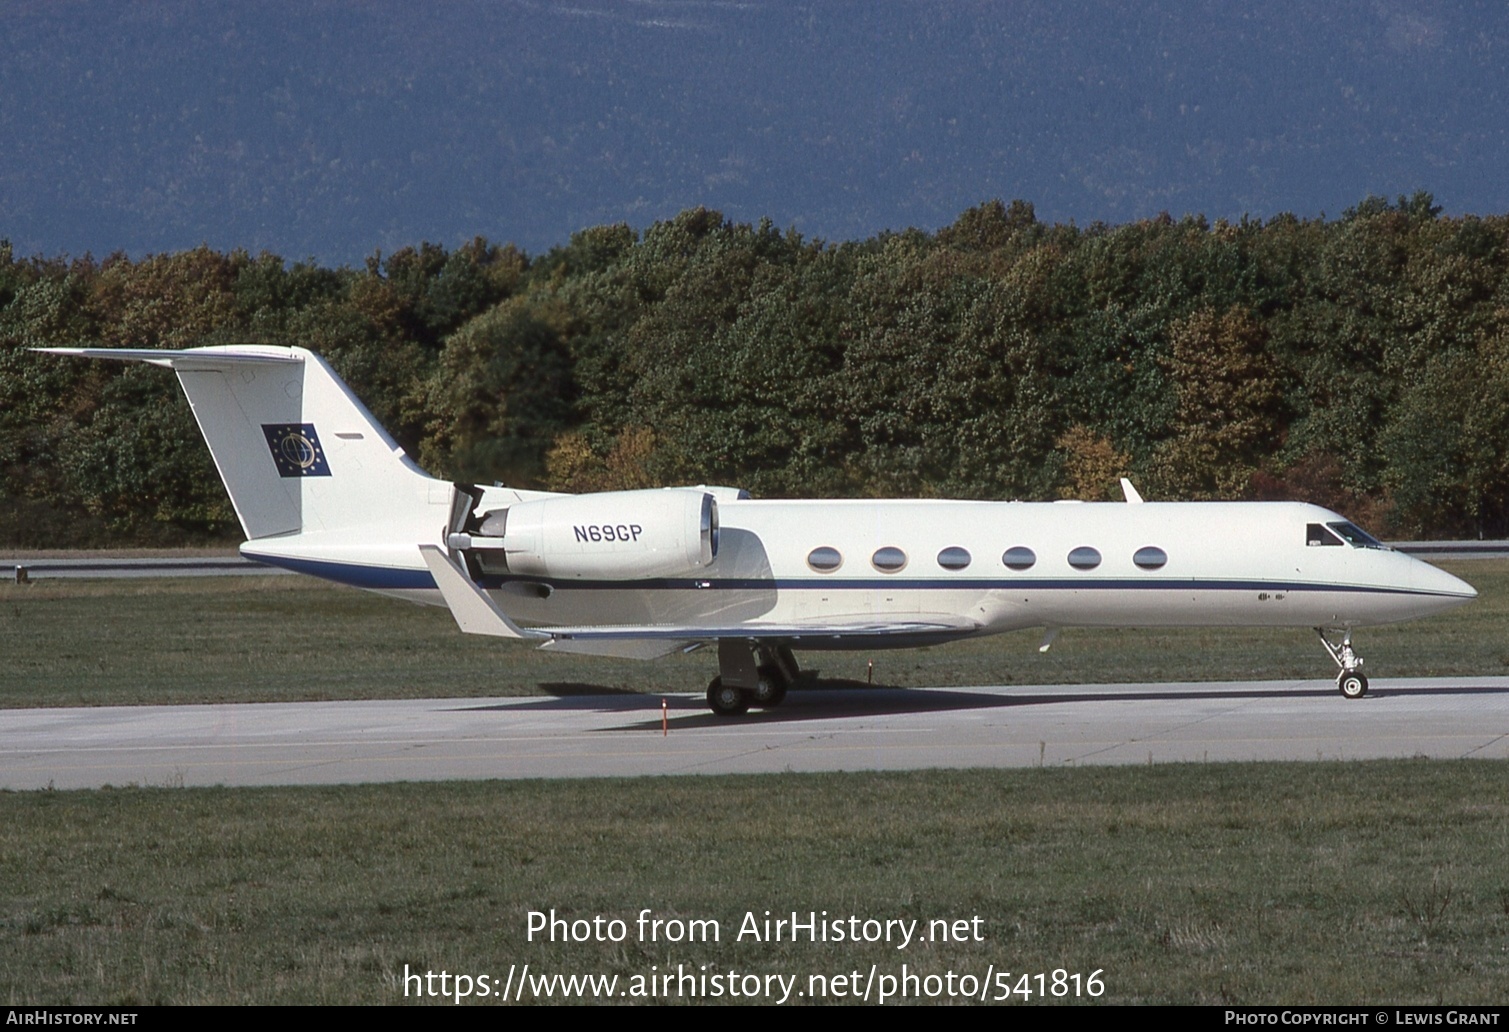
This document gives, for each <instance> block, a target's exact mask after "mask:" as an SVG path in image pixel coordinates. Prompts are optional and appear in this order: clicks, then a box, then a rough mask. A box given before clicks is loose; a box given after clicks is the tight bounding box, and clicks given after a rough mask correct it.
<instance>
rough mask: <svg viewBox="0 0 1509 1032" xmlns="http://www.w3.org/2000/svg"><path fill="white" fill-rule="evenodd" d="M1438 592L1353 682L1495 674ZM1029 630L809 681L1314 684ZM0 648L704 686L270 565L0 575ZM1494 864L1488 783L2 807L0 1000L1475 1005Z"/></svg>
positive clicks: (1492, 933)
mask: <svg viewBox="0 0 1509 1032" xmlns="http://www.w3.org/2000/svg"><path fill="white" fill-rule="evenodd" d="M1451 568H1452V569H1453V572H1457V573H1459V574H1460V575H1462V576H1464V577H1466V578H1467V579H1468V580H1469V581H1471V582H1472V583H1474V584H1475V585H1476V586H1477V587H1478V588H1479V590H1480V591H1481V592H1482V597H1481V598H1480V599H1479V600H1478V601H1477V602H1475V603H1473V604H1472V605H1470V606H1468V607H1465V608H1463V609H1460V610H1457V611H1456V612H1454V613H1451V614H1448V615H1447V616H1445V617H1442V618H1439V619H1435V620H1430V621H1421V622H1419V623H1416V624H1407V625H1402V626H1400V627H1396V628H1379V629H1376V630H1370V631H1367V632H1365V633H1363V634H1362V635H1360V636H1359V645H1360V647H1361V649H1362V651H1363V653H1364V654H1365V655H1366V656H1367V657H1368V659H1369V670H1370V672H1371V673H1373V674H1375V675H1376V676H1389V675H1405V674H1500V673H1504V672H1506V670H1509V635H1506V634H1505V633H1504V631H1503V628H1504V627H1505V617H1506V616H1509V612H1506V610H1509V563H1505V562H1474V563H1463V564H1459V565H1456V566H1453V567H1451ZM1036 644H1037V639H1036V637H1035V636H1031V635H1026V634H1023V635H1007V636H1004V637H1001V638H997V639H986V640H982V641H978V642H968V643H959V644H955V645H951V646H946V647H941V648H934V649H923V650H916V651H912V652H896V653H879V654H876V655H875V656H873V657H869V656H864V655H856V656H829V657H823V661H822V665H823V667H824V671H825V673H829V674H832V675H835V676H848V677H860V678H862V677H863V676H864V663H865V662H866V660H867V659H870V658H873V659H875V661H876V672H877V681H881V682H884V683H889V684H902V685H906V684H932V685H945V684H970V683H1011V682H1016V683H1054V682H1069V681H1073V682H1078V681H1091V682H1093V681H1118V680H1120V681H1128V680H1135V681H1143V680H1164V679H1166V680H1193V679H1204V678H1223V677H1224V678H1233V677H1286V676H1292V677H1315V678H1323V677H1327V676H1329V671H1327V669H1326V665H1327V664H1328V663H1329V661H1328V660H1327V659H1326V658H1325V656H1324V655H1323V654H1321V652H1320V650H1319V647H1318V646H1317V645H1315V644H1314V643H1313V642H1312V640H1311V639H1310V637H1309V635H1307V634H1305V633H1303V632H1298V631H1294V632H1287V631H1285V632H1248V631H1229V632H1216V631H1190V632H1179V633H1171V632H1090V631H1081V632H1065V633H1064V634H1063V635H1062V636H1061V637H1060V638H1059V640H1058V642H1057V643H1056V644H1055V645H1054V648H1053V650H1052V651H1051V652H1050V653H1048V654H1047V655H1039V654H1038V653H1037V652H1036V648H1035V646H1036ZM0 657H3V659H4V663H3V669H0V705H3V706H28V705H81V704H82V705H98V704H106V703H144V702H188V701H209V700H233V699H234V700H262V699H329V698H357V697H363V698H373V697H385V696H386V697H394V696H417V695H428V694H444V695H467V694H470V695H492V694H521V693H535V692H547V693H548V692H571V691H582V690H586V689H587V688H588V687H596V688H601V689H607V690H645V691H656V690H666V689H672V690H687V691H694V690H698V689H699V688H700V687H701V686H702V685H703V684H704V683H705V680H706V678H707V677H708V676H710V675H711V673H712V670H713V666H714V661H713V658H712V657H711V656H710V655H706V654H697V655H693V656H689V657H681V658H676V659H672V660H669V661H659V662H656V663H648V664H644V663H631V662H617V661H608V660H587V659H576V658H572V657H560V656H550V655H544V654H540V653H537V652H535V651H533V650H531V649H521V648H511V647H508V646H506V645H500V644H498V643H494V642H490V641H483V640H479V639H475V638H467V637H464V636H462V635H460V634H459V633H458V632H456V630H455V628H454V625H453V624H452V623H451V621H450V618H449V616H447V615H446V614H445V613H444V612H441V611H436V610H425V609H420V608H417V607H412V606H409V605H406V604H404V603H400V602H393V601H390V600H386V599H383V598H379V597H376V596H370V595H365V594H362V593H359V592H354V591H347V590H341V589H335V588H327V587H324V586H322V585H319V584H317V583H315V582H311V581H304V580H300V579H296V578H268V579H266V580H259V579H251V580H247V579H243V578H224V579H205V580H179V581H136V582H133V581H99V582H77V581H73V582H65V581H52V582H45V581H44V582H39V583H34V584H32V585H29V586H15V585H8V586H5V587H4V588H3V589H0ZM1343 704H1344V703H1341V701H1340V700H1338V705H1343ZM1506 855H1509V767H1506V766H1505V765H1504V764H1502V763H1496V762H1429V761H1395V762H1377V763H1350V764H1319V763H1316V764H1309V763H1307V764H1240V765H1219V764H1198V765H1184V764H1178V765H1167V766H1158V767H1145V768H1098V769H1097V768H1085V769H1077V770H1066V769H1046V770H1043V769H1039V770H1005V771H933V772H920V773H895V774H891V773H872V774H862V773H861V774H828V775H782V776H771V777H718V778H701V777H685V778H667V779H635V780H597V781H574V782H573V781H559V782H479V783H449V784H422V785H405V784H400V785H375V786H346V787H337V788H286V789H238V790H230V789H183V788H132V789H116V790H107V791H95V792H28V793H11V792H0V886H3V887H0V997H3V998H4V1000H5V1002H6V1003H8V1004H59V1003H76V1004H82V1003H124V1004H132V1003H157V1002H165V1003H196V1002H207V1003H208V1002H214V1003H242V1002H267V1003H319V1002H353V1003H390V1002H404V1001H405V1000H406V999H407V1000H409V1001H410V1002H412V1001H413V999H414V998H413V997H407V998H406V997H405V996H404V981H403V973H404V971H405V968H406V966H407V968H408V969H409V970H411V971H419V972H423V971H431V970H432V971H435V972H439V971H440V970H442V969H443V970H445V971H447V972H450V973H453V974H454V973H458V972H460V973H467V974H469V975H473V976H476V975H482V974H485V975H488V976H489V977H490V978H492V979H498V980H501V979H502V978H503V977H504V976H506V975H507V974H508V969H509V966H510V965H522V964H524V963H528V964H530V965H531V969H532V971H533V973H534V974H536V975H551V974H562V975H572V974H600V975H617V976H619V977H620V978H621V979H623V981H621V982H620V983H619V985H618V988H620V989H627V988H632V984H633V983H631V982H629V981H628V980H629V979H631V978H633V977H634V976H636V975H637V976H640V977H643V976H645V975H647V974H651V973H652V969H653V972H655V973H661V972H664V971H666V970H667V969H672V968H675V967H676V965H678V964H683V965H686V967H687V968H688V969H693V970H697V971H698V972H699V973H702V972H701V969H702V967H703V966H704V965H706V967H707V972H710V973H724V974H726V973H728V972H730V971H737V972H740V973H743V972H750V973H755V974H760V975H767V974H779V975H784V976H788V977H789V976H796V977H797V979H798V982H797V991H802V990H806V989H808V988H809V984H808V982H807V979H808V977H809V976H811V975H829V976H831V975H835V974H839V973H843V972H849V971H856V970H857V971H860V972H861V973H867V972H868V971H869V970H870V966H871V965H872V964H874V965H876V970H877V971H878V972H879V973H880V974H883V975H884V974H891V975H899V974H900V973H901V965H902V964H907V965H908V966H909V969H910V970H911V971H912V972H913V973H920V974H924V975H929V974H931V975H943V974H945V973H946V972H948V971H953V972H954V973H955V974H956V975H963V974H969V975H972V976H973V977H975V978H981V977H983V976H984V975H985V974H986V973H987V971H989V970H991V969H992V965H993V966H994V971H995V972H997V973H999V972H1000V971H1003V970H1004V971H1009V972H1012V978H1011V979H1010V981H1009V982H1007V983H1006V984H1007V985H1008V986H1011V987H1016V988H1019V987H1021V986H1022V983H1021V982H1020V981H1019V976H1020V975H1021V974H1023V973H1028V974H1034V973H1037V972H1043V973H1046V974H1047V975H1048V980H1049V984H1051V978H1052V973H1053V972H1054V970H1055V969H1060V968H1062V969H1065V970H1066V971H1068V972H1071V973H1079V974H1082V975H1086V976H1087V975H1089V974H1090V973H1092V972H1095V971H1099V972H1100V973H1101V975H1100V977H1101V978H1102V979H1103V981H1104V984H1105V987H1106V991H1105V995H1104V996H1102V997H1101V998H1100V999H1101V1000H1103V1001H1105V1002H1113V1003H1138V1002H1169V1003H1207V1004H1227V1003H1292V1004H1298V1003H1340V1002H1361V1003H1378V1002H1391V1003H1437V1002H1448V1003H1485V1004H1500V1003H1502V1002H1503V1001H1504V999H1505V997H1506V990H1505V988H1504V987H1505V985H1506V984H1509V949H1506V947H1505V943H1506V942H1509V867H1506V865H1505V863H1504V857H1505V856H1506ZM552 908H553V909H555V910H556V911H557V912H558V913H559V914H560V915H562V916H564V917H566V918H568V919H576V918H585V919H591V918H592V917H594V916H596V915H603V916H604V917H606V918H619V919H622V920H624V921H626V922H628V923H629V927H630V929H631V934H630V935H629V937H628V939H627V941H625V942H621V943H597V942H588V943H573V944H561V943H556V944H550V943H546V942H538V941H536V942H530V941H528V939H527V936H526V922H527V915H528V913H529V912H530V911H531V910H538V911H547V910H550V909H552ZM642 908H649V909H650V910H652V911H653V912H654V915H655V916H659V917H662V918H680V919H691V918H700V919H710V920H715V921H717V922H718V923H719V927H720V929H721V932H722V936H721V939H720V941H718V942H716V943H695V944H691V943H682V944H667V943H664V942H658V943H647V942H641V941H638V940H637V936H636V935H634V934H632V929H633V927H634V926H633V920H634V918H635V916H636V915H637V914H638V913H639V911H640V910H641V909H642ZM766 910H770V911H772V912H773V916H783V915H786V914H789V913H790V912H791V911H798V912H801V913H803V914H805V913H806V912H808V911H819V912H821V911H824V910H826V911H828V914H829V916H830V917H847V916H848V915H851V914H852V915H856V916H858V917H860V918H875V919H882V920H884V919H903V920H909V919H918V920H920V921H922V922H924V925H925V923H926V922H929V921H932V920H934V919H949V920H966V921H968V920H972V919H973V918H975V917H979V918H980V924H979V928H980V931H981V933H982V936H983V941H978V942H976V941H965V942H954V943H948V944H939V943H918V944H914V945H912V946H910V947H909V948H908V949H906V950H897V949H895V948H894V946H886V945H885V944H876V945H867V944H858V945H855V944H848V943H844V944H833V943H827V944H823V943H817V944H813V943H808V942H800V943H795V944H793V943H790V942H785V943H778V944H772V943H766V942H754V941H744V942H738V941H734V937H735V934H736V932H737V930H738V928H739V926H740V924H741V922H742V919H743V917H744V915H745V913H746V912H753V913H755V915H756V916H757V917H763V914H764V911H766ZM1029 984H1030V986H1031V987H1032V988H1033V989H1034V991H1035V990H1036V983H1029ZM998 985H999V983H995V984H992V985H990V986H988V987H987V988H988V989H990V990H991V992H992V994H993V993H994V992H995V990H996V988H998ZM1013 1000H1014V1001H1016V1002H1022V1001H1021V998H1020V997H1013ZM724 1002H727V998H726V997H725V998H724ZM1032 1002H1039V999H1038V997H1036V996H1034V997H1032Z"/></svg>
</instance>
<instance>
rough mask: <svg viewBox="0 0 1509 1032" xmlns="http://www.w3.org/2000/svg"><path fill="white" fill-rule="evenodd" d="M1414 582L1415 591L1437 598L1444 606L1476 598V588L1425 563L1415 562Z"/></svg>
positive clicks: (1459, 603)
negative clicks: (1427, 593)
mask: <svg viewBox="0 0 1509 1032" xmlns="http://www.w3.org/2000/svg"><path fill="white" fill-rule="evenodd" d="M1414 580H1415V587H1416V588H1417V589H1419V590H1422V591H1426V592H1429V593H1430V594H1432V595H1435V596H1437V597H1439V598H1440V599H1441V601H1442V602H1443V603H1444V604H1445V606H1456V605H1461V604H1462V603H1464V602H1470V601H1472V600H1473V599H1475V598H1477V597H1478V589H1477V588H1474V587H1473V586H1472V585H1471V584H1468V583H1467V582H1466V581H1464V580H1463V579H1462V578H1460V577H1456V576H1453V575H1452V574H1449V573H1447V572H1446V571H1445V570H1442V569H1438V568H1437V567H1434V566H1432V565H1430V564H1429V563H1426V562H1419V561H1418V560H1417V561H1416V569H1415V577H1414ZM1443 608H1444V606H1443Z"/></svg>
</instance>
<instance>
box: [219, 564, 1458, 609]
mask: <svg viewBox="0 0 1509 1032" xmlns="http://www.w3.org/2000/svg"><path fill="white" fill-rule="evenodd" d="M247 558H248V559H253V560H256V561H257V562H260V563H266V564H267V565H269V566H278V567H281V568H283V569H285V570H292V571H293V572H295V573H304V574H308V575H310V576H312V577H320V578H323V579H324V580H330V581H336V582H338V583H340V584H349V585H351V586H353V587H358V588H375V589H386V590H401V589H407V590H416V589H417V590H424V589H434V587H435V579H434V578H433V577H431V576H430V572H429V571H428V570H421V569H404V568H398V567H389V566H369V565H364V564H359V563H337V562H329V561H327V560H322V559H295V558H291V557H288V556H275V555H253V554H248V555H247ZM479 583H480V584H481V585H482V587H484V588H487V589H489V590H496V589H498V588H501V587H503V586H504V585H505V584H510V583H513V584H539V585H547V586H549V587H550V588H551V589H553V590H555V591H571V590H576V591H771V590H775V591H838V592H844V591H1273V592H1289V591H1343V592H1359V593H1363V594H1371V595H1416V596H1421V597H1438V598H1439V597H1446V598H1452V597H1456V596H1455V595H1453V594H1452V593H1451V592H1440V591H1422V590H1416V589H1411V588H1394V587H1383V586H1376V585H1366V584H1330V583H1326V582H1323V581H1322V582H1304V581H1293V582H1291V581H1276V580H1198V579H1192V578H1182V579H1178V580H1175V579H1171V578H1155V577H1148V578H1140V577H1139V578H1097V577H1064V578H1058V577H1053V578H1048V577H1042V578H1039V577H1009V578H1001V577H989V578H986V577H939V578H925V579H924V578H899V577H884V578H879V577H870V578H864V579H845V580H839V579H836V578H832V577H793V578H771V579H764V578H758V577H747V578H746V577H741V578H718V579H699V578H687V577H679V578H669V577H657V578H651V579H647V580H632V581H614V580H546V579H542V578H539V577H497V576H484V577H483V578H482V579H481V581H479Z"/></svg>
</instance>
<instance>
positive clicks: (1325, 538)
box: [1305, 523, 1342, 548]
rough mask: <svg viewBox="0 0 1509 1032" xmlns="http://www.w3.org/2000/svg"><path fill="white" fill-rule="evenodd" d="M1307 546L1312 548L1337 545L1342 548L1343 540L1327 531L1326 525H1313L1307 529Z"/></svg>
mask: <svg viewBox="0 0 1509 1032" xmlns="http://www.w3.org/2000/svg"><path fill="white" fill-rule="evenodd" d="M1305 544H1307V545H1309V546H1310V547H1311V548H1315V547H1317V546H1319V545H1336V546H1337V547H1340V546H1341V544H1342V541H1341V538H1339V537H1337V536H1336V535H1335V534H1333V533H1331V532H1330V531H1329V530H1327V529H1326V528H1325V524H1323V523H1312V524H1310V525H1309V526H1308V527H1306V528H1305Z"/></svg>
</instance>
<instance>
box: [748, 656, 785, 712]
mask: <svg viewBox="0 0 1509 1032" xmlns="http://www.w3.org/2000/svg"><path fill="white" fill-rule="evenodd" d="M749 695H750V698H749V702H750V705H753V706H757V707H759V708H760V709H773V708H775V707H776V706H779V705H780V704H781V703H783V702H785V701H786V677H785V675H784V674H782V673H781V668H780V667H778V666H776V665H775V664H773V663H769V664H766V665H765V666H762V667H760V683H759V684H758V685H757V686H756V687H755V689H754V691H752V692H750V693H749Z"/></svg>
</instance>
